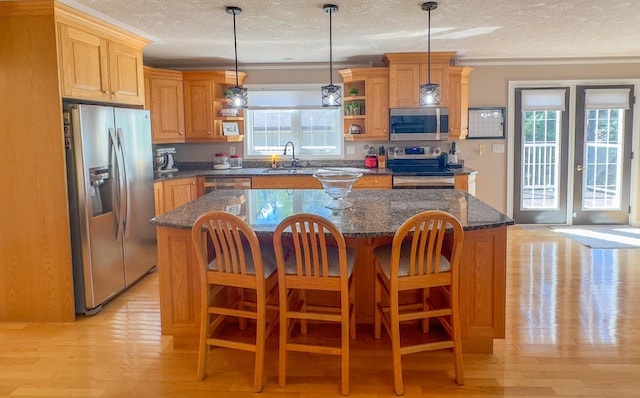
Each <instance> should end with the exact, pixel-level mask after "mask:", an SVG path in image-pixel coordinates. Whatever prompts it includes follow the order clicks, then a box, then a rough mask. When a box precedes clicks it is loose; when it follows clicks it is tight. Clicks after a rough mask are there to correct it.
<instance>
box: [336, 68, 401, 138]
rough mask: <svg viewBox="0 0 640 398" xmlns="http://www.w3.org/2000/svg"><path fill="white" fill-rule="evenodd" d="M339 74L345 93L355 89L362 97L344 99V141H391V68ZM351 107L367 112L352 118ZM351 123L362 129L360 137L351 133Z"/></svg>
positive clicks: (354, 69) (357, 69)
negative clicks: (349, 108)
mask: <svg viewBox="0 0 640 398" xmlns="http://www.w3.org/2000/svg"><path fill="white" fill-rule="evenodd" d="M338 73H340V75H341V76H342V80H343V82H344V83H345V86H344V89H345V92H349V90H350V89H352V88H354V89H357V90H358V95H356V96H347V97H345V98H344V104H345V116H344V138H345V139H347V140H351V141H360V140H362V141H371V140H384V141H386V140H388V139H389V69H388V68H351V69H343V70H340V71H339V72H338ZM350 104H358V105H360V106H361V109H363V111H361V112H360V114H357V115H349V114H348V110H347V108H348V107H349V105H350ZM351 124H357V125H359V126H360V127H361V128H362V132H361V133H360V134H350V131H349V130H350V129H349V128H350V126H351Z"/></svg>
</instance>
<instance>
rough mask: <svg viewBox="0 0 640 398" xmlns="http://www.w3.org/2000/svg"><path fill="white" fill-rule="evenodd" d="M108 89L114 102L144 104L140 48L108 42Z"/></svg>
mask: <svg viewBox="0 0 640 398" xmlns="http://www.w3.org/2000/svg"><path fill="white" fill-rule="evenodd" d="M109 91H110V92H111V99H112V101H114V102H120V103H123V104H136V105H142V104H144V75H143V72H142V50H139V49H137V48H131V47H128V46H125V45H123V44H120V43H116V42H113V41H110V42H109Z"/></svg>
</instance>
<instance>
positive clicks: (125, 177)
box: [116, 128, 131, 236]
mask: <svg viewBox="0 0 640 398" xmlns="http://www.w3.org/2000/svg"><path fill="white" fill-rule="evenodd" d="M116 135H117V137H118V147H119V148H120V159H122V174H123V178H122V180H121V181H122V185H123V186H124V190H122V189H121V190H120V194H121V195H122V196H121V198H120V199H121V206H122V207H124V210H123V209H122V207H121V208H120V210H121V211H122V214H123V215H124V216H123V217H122V233H123V236H127V221H128V220H129V209H130V208H131V206H130V203H129V200H130V198H129V189H130V188H131V187H130V184H129V173H128V170H127V162H125V161H124V159H125V157H124V146H123V145H122V141H123V140H122V128H118V129H117V130H116ZM123 196H124V197H123Z"/></svg>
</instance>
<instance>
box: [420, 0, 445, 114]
mask: <svg viewBox="0 0 640 398" xmlns="http://www.w3.org/2000/svg"><path fill="white" fill-rule="evenodd" d="M436 8H438V3H436V2H435V1H427V2H425V3H422V10H423V11H427V12H428V13H429V22H428V28H427V42H428V44H427V46H428V49H427V84H422V85H421V86H420V106H438V105H440V85H439V84H433V83H431V10H435V9H436Z"/></svg>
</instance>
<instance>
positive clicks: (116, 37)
mask: <svg viewBox="0 0 640 398" xmlns="http://www.w3.org/2000/svg"><path fill="white" fill-rule="evenodd" d="M56 19H57V21H58V26H57V32H58V47H59V54H60V59H59V63H60V83H61V90H62V96H63V97H68V98H75V99H83V100H91V101H102V102H114V103H123V104H133V105H143V104H144V77H143V69H142V68H143V66H142V48H143V47H144V46H145V45H146V44H147V43H148V41H147V40H146V39H143V38H141V37H138V36H135V35H133V34H130V33H128V32H125V31H122V30H120V29H118V28H115V27H112V26H110V25H107V24H105V23H104V22H102V21H99V20H97V19H95V18H93V17H90V16H86V15H84V14H79V13H77V12H76V11H75V10H72V9H69V8H66V7H60V8H59V9H58V10H57V13H56Z"/></svg>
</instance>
